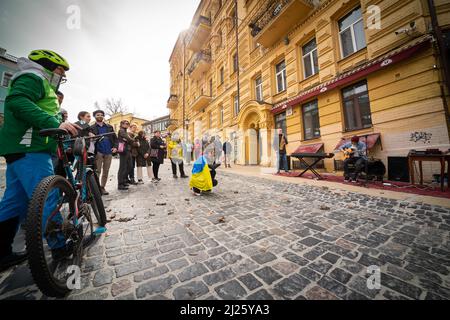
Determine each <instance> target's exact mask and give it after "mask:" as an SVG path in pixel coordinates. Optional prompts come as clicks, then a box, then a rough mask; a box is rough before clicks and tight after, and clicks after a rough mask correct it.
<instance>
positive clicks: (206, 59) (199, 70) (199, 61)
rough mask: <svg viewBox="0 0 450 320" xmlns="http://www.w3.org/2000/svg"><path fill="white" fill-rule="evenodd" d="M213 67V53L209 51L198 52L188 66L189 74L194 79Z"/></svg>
mask: <svg viewBox="0 0 450 320" xmlns="http://www.w3.org/2000/svg"><path fill="white" fill-rule="evenodd" d="M210 68H211V53H210V52H209V51H201V52H197V53H196V54H195V55H194V57H193V58H192V61H191V63H190V64H189V67H188V74H189V76H190V77H191V78H192V79H194V80H199V79H200V78H201V77H202V76H203V73H204V72H207V71H208V70H209V69H210Z"/></svg>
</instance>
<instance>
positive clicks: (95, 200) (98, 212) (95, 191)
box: [87, 172, 106, 227]
mask: <svg viewBox="0 0 450 320" xmlns="http://www.w3.org/2000/svg"><path fill="white" fill-rule="evenodd" d="M87 187H88V191H89V203H90V205H91V207H92V210H93V211H94V215H95V217H96V218H97V223H98V225H99V227H104V226H105V225H106V212H105V206H104V204H103V200H102V193H101V192H100V187H99V185H98V182H97V179H96V176H95V173H94V172H89V173H88V175H87Z"/></svg>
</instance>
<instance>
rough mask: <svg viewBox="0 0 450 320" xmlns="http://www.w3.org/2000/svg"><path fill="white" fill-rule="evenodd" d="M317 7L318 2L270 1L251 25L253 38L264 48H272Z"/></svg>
mask: <svg viewBox="0 0 450 320" xmlns="http://www.w3.org/2000/svg"><path fill="white" fill-rule="evenodd" d="M316 5H317V1H316V0H272V1H268V2H267V3H266V4H265V5H263V6H262V7H261V9H260V12H259V13H258V14H257V18H256V19H255V20H254V21H253V22H252V23H251V24H250V27H251V28H252V32H251V33H252V36H253V37H255V39H256V40H257V42H258V43H260V44H262V45H263V46H264V47H270V46H271V45H273V44H274V43H275V42H276V41H277V40H279V39H281V38H282V37H283V36H284V35H285V34H286V33H287V32H288V31H289V29H290V28H291V27H292V26H293V25H295V24H297V23H298V22H300V21H302V20H304V19H305V18H306V17H307V16H308V14H309V13H310V12H311V11H312V9H313V8H314V7H315V6H316Z"/></svg>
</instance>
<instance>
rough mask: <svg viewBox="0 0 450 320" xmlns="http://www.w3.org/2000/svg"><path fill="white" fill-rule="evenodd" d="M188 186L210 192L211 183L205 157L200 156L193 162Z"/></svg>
mask: <svg viewBox="0 0 450 320" xmlns="http://www.w3.org/2000/svg"><path fill="white" fill-rule="evenodd" d="M189 186H190V187H191V188H197V189H199V190H200V191H210V190H212V188H213V182H212V179H211V173H210V172H209V167H208V162H207V160H206V158H205V156H201V157H199V158H198V159H197V160H196V161H195V163H194V166H193V168H192V176H191V181H190V182H189Z"/></svg>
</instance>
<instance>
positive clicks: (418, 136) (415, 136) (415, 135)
mask: <svg viewBox="0 0 450 320" xmlns="http://www.w3.org/2000/svg"><path fill="white" fill-rule="evenodd" d="M432 136H433V134H432V133H429V132H418V131H416V132H412V133H411V138H410V139H409V141H412V142H415V143H418V142H423V143H424V144H427V143H431V137H432Z"/></svg>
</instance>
